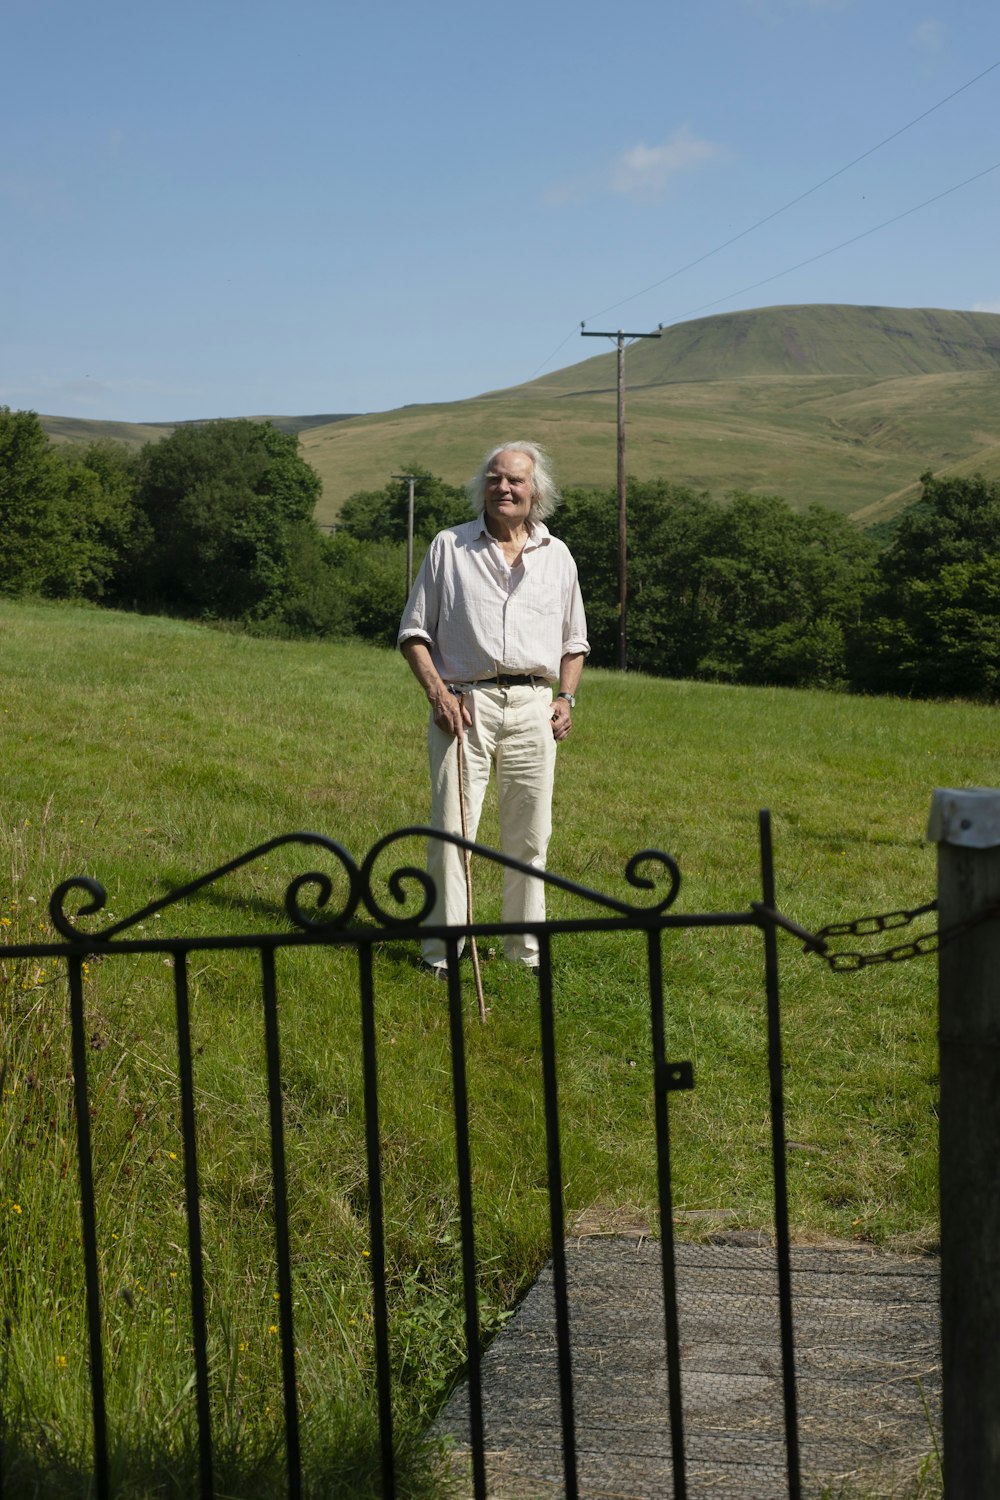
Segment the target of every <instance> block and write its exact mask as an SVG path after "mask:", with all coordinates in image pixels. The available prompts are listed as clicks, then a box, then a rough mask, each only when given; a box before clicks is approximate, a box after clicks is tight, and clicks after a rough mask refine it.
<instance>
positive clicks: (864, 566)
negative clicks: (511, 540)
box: [555, 479, 876, 686]
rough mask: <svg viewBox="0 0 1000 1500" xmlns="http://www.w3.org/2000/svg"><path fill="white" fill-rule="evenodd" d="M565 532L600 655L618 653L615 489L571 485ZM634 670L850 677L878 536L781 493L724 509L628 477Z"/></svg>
mask: <svg viewBox="0 0 1000 1500" xmlns="http://www.w3.org/2000/svg"><path fill="white" fill-rule="evenodd" d="M555 524H556V529H557V531H558V532H559V534H560V535H561V536H563V538H564V539H565V540H566V542H567V544H568V545H569V546H570V549H571V550H572V552H573V554H574V556H575V557H576V560H577V565H578V567H579V569H580V581H581V587H582V590H583V597H584V602H585V604H586V607H587V621H588V628H589V632H590V638H591V645H592V648H593V660H594V661H595V663H596V664H598V665H604V666H610V665H612V664H613V663H614V661H615V640H616V633H617V619H618V613H617V582H616V580H617V520H616V502H615V496H614V494H613V493H612V492H611V491H610V490H609V491H606V492H603V493H593V492H584V491H570V492H569V493H568V494H567V495H566V497H565V505H564V509H563V511H561V512H560V513H559V516H558V518H557V521H556V523H555ZM629 540H630V545H629V601H628V609H629V613H628V655H629V665H630V666H631V667H633V668H635V669H638V670H640V671H644V672H650V673H653V674H656V675H659V676H670V677H707V678H712V679H716V680H722V681H727V682H777V683H788V684H797V685H800V686H804V685H814V686H824V685H825V686H830V685H834V684H840V683H842V682H843V681H844V679H845V676H846V647H845V637H846V633H847V631H848V629H849V628H850V627H851V625H852V624H853V623H855V622H856V621H857V620H858V619H859V618H860V616H861V615H862V613H863V609H864V600H865V598H866V597H867V595H868V593H869V592H870V589H871V580H872V577H873V573H874V565H875V555H876V554H875V548H874V546H873V544H872V543H871V542H870V541H869V540H868V539H867V538H866V537H865V536H864V535H863V534H862V533H860V532H858V531H857V530H856V529H855V528H854V527H852V526H851V524H850V522H849V521H847V520H846V519H845V518H844V517H842V516H838V515H836V514H835V513H833V512H830V511H825V510H821V509H819V508H818V507H816V508H811V509H810V510H808V511H806V512H805V513H804V514H802V515H796V514H795V513H793V512H792V511H791V510H790V509H789V507H788V506H787V505H786V503H785V502H784V501H783V500H781V499H779V498H777V497H776V496H755V495H747V494H735V495H733V496H731V497H730V499H729V501H728V503H727V504H725V505H716V504H713V503H712V501H710V500H709V498H708V496H707V495H704V494H697V493H695V492H694V491H693V490H690V489H687V488H685V487H684V486H681V485H672V484H670V483H668V482H667V481H664V480H657V481H653V482H645V483H644V482H641V481H637V480H634V479H630V480H629Z"/></svg>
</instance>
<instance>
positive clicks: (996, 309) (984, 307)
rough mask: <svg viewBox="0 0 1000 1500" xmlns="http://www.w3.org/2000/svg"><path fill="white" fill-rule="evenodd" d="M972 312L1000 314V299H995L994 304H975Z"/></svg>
mask: <svg viewBox="0 0 1000 1500" xmlns="http://www.w3.org/2000/svg"><path fill="white" fill-rule="evenodd" d="M972 311H973V312H991V313H1000V297H994V298H993V300H992V302H973V304H972Z"/></svg>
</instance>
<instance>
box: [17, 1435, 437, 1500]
mask: <svg viewBox="0 0 1000 1500" xmlns="http://www.w3.org/2000/svg"><path fill="white" fill-rule="evenodd" d="M363 1425H364V1428H365V1429H368V1424H367V1423H364V1424H363ZM361 1426H362V1424H360V1423H359V1427H361ZM60 1436H61V1435H60V1434H58V1433H53V1432H51V1431H48V1430H46V1429H45V1428H44V1427H41V1426H40V1427H39V1428H38V1430H37V1432H36V1433H35V1434H34V1440H32V1438H31V1436H29V1435H26V1434H22V1435H20V1436H14V1437H8V1438H7V1439H6V1440H5V1441H4V1442H3V1445H2V1448H0V1495H3V1497H4V1500H29V1497H30V1500H93V1497H95V1496H96V1495H97V1487H96V1483H95V1479H94V1474H93V1468H92V1466H91V1463H90V1461H89V1459H87V1458H82V1457H79V1456H76V1457H74V1456H72V1455H70V1454H67V1453H65V1452H63V1451H60V1446H59V1438H60ZM302 1472H303V1481H302V1495H303V1497H304V1500H379V1497H380V1496H381V1495H382V1494H383V1493H384V1491H383V1485H382V1467H381V1453H380V1448H379V1443H378V1438H377V1434H372V1432H371V1431H370V1430H364V1431H361V1430H359V1431H358V1432H356V1433H352V1434H347V1435H345V1434H338V1436H337V1438H336V1440H334V1439H333V1438H332V1437H331V1438H330V1439H329V1440H327V1441H325V1442H321V1443H317V1444H315V1445H313V1446H312V1447H311V1448H310V1451H309V1452H308V1453H306V1454H305V1455H304V1456H303V1463H302ZM109 1492H110V1495H111V1496H112V1497H113V1500H191V1497H194V1496H198V1495H200V1494H201V1489H200V1476H199V1466H198V1453H197V1446H196V1443H195V1441H194V1439H193V1437H192V1438H191V1440H190V1441H187V1442H184V1441H181V1440H178V1441H177V1442H176V1443H173V1444H171V1445H169V1447H167V1446H164V1445H160V1444H158V1443H157V1442H156V1441H155V1440H145V1439H144V1438H143V1436H142V1435H139V1436H138V1437H137V1438H136V1439H135V1440H134V1441H131V1442H122V1443H120V1444H118V1445H116V1446H115V1447H113V1448H112V1451H111V1454H110V1462H109ZM212 1493H213V1495H214V1496H216V1497H218V1500H283V1497H285V1496H287V1495H288V1493H289V1488H288V1475H287V1469H286V1465H285V1460H284V1453H283V1450H282V1449H280V1448H277V1447H276V1448H272V1449H271V1450H270V1451H264V1452H259V1453H257V1454H254V1455H241V1454H238V1453H232V1452H226V1451H225V1450H218V1449H217V1450H216V1452H215V1453H214V1455H213V1488H212ZM396 1493H397V1494H398V1495H399V1496H401V1497H406V1500H442V1497H445V1496H447V1495H450V1494H454V1493H455V1490H454V1487H453V1483H452V1481H451V1479H450V1478H449V1473H448V1468H447V1465H446V1463H445V1460H444V1457H443V1450H442V1449H441V1447H440V1445H436V1444H431V1443H428V1442H427V1441H422V1442H416V1441H408V1442H406V1441H404V1442H401V1443H398V1444H397V1450H396Z"/></svg>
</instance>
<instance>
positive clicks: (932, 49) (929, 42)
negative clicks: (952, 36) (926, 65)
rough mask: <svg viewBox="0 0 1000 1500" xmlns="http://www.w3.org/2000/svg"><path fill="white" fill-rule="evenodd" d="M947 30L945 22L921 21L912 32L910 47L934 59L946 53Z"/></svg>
mask: <svg viewBox="0 0 1000 1500" xmlns="http://www.w3.org/2000/svg"><path fill="white" fill-rule="evenodd" d="M947 29H948V28H947V27H946V26H945V24H944V22H943V21H921V23H920V25H919V26H915V27H914V28H913V30H912V31H911V32H910V37H909V41H910V46H911V47H912V48H913V49H914V50H915V51H916V52H922V53H923V54H924V56H925V57H934V56H936V55H937V54H938V53H939V52H943V51H944V42H945V34H946V32H947Z"/></svg>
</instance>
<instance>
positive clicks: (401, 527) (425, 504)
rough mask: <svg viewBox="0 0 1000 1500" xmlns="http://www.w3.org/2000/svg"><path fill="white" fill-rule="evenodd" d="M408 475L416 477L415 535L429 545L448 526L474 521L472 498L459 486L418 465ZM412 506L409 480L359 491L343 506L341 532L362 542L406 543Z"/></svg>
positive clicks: (338, 518) (410, 469)
mask: <svg viewBox="0 0 1000 1500" xmlns="http://www.w3.org/2000/svg"><path fill="white" fill-rule="evenodd" d="M407 473H409V474H413V475H415V477H416V482H415V484H414V486H413V535H414V537H415V538H416V539H417V540H418V541H423V542H429V541H430V540H431V538H432V537H433V536H436V534H437V533H438V532H439V531H442V530H443V529H444V527H446V526H456V525H458V523H459V522H460V521H469V520H471V519H472V513H471V510H470V508H469V501H468V497H467V496H466V493H465V491H464V489H462V488H461V487H460V486H458V485H453V484H445V482H444V480H443V479H438V478H437V477H436V475H434V474H431V473H429V472H428V471H427V470H426V469H423V468H421V467H420V466H419V465H417V464H411V465H410V466H409V468H408V469H407ZM409 506H410V487H409V483H408V482H407V481H406V480H405V479H394V480H392V481H391V482H390V483H389V484H387V485H386V486H385V487H384V488H383V489H381V490H359V491H358V492H357V494H354V495H351V496H350V497H349V498H348V499H347V500H346V501H345V502H344V504H343V506H342V507H341V510H340V515H339V516H338V517H337V528H338V530H340V531H346V532H347V534H348V536H352V537H354V538H356V540H357V541H359V542H405V541H406V532H407V526H408V516H409Z"/></svg>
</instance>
